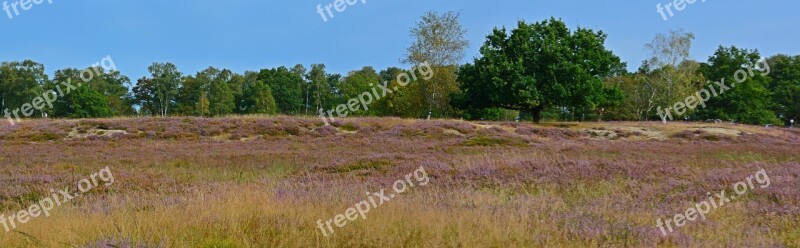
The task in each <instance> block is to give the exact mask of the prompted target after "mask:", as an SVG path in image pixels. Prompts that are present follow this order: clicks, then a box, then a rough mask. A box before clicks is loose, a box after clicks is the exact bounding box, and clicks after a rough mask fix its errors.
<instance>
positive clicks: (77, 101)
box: [53, 85, 113, 118]
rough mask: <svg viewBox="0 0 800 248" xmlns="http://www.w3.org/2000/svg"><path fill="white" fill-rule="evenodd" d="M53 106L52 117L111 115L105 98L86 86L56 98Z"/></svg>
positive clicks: (97, 116) (98, 116)
mask: <svg viewBox="0 0 800 248" xmlns="http://www.w3.org/2000/svg"><path fill="white" fill-rule="evenodd" d="M53 106H54V110H53V116H57V117H67V118H100V117H111V116H112V115H113V113H112V110H111V108H109V106H108V102H107V99H106V97H105V96H103V94H100V92H97V91H96V90H94V89H92V88H91V87H88V86H86V85H82V86H79V87H77V88H76V89H73V90H72V91H70V92H69V94H65V95H64V96H62V97H60V98H58V100H56V102H55V103H53Z"/></svg>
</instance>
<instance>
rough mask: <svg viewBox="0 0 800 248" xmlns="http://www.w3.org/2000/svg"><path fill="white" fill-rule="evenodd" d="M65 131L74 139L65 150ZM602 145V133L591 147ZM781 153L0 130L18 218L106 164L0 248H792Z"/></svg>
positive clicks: (640, 138)
mask: <svg viewBox="0 0 800 248" xmlns="http://www.w3.org/2000/svg"><path fill="white" fill-rule="evenodd" d="M80 130H86V132H82V135H81V136H75V135H74V134H75V132H78V133H81V132H80ZM102 130H125V131H126V133H127V134H126V135H113V136H101V135H99V134H98V133H97V132H98V131H102ZM640 130H641V132H639V131H640ZM698 130H699V131H698ZM721 130H722V131H724V130H735V131H740V132H741V134H740V135H729V133H727V132H728V131H725V132H720V131H721ZM71 132H72V133H73V136H70V133H71ZM604 132H608V133H611V132H613V133H614V135H615V137H614V138H599V137H598V135H593V134H592V133H604ZM637 132H638V133H637ZM734 134H736V133H735V132H734ZM798 144H800V132H797V131H795V130H788V129H779V128H773V129H764V128H760V127H751V126H739V125H730V124H705V123H674V124H669V125H663V124H661V123H655V122H654V123H633V122H620V123H551V124H547V125H532V124H528V123H513V122H507V123H494V122H481V123H470V122H464V121H456V120H437V121H416V120H404V119H398V118H358V119H345V120H342V121H341V122H339V123H334V125H333V126H329V127H323V126H322V123H321V121H319V120H316V119H311V118H308V119H304V118H293V117H236V118H222V119H202V118H166V119H161V118H145V119H135V118H119V119H100V120H79V121H73V120H63V121H62V120H58V121H26V122H24V123H23V124H22V125H18V126H14V127H9V126H3V127H0V148H1V149H2V150H0V163H1V164H2V166H0V183H2V184H3V185H4V187H2V188H0V212H3V213H11V212H14V211H19V210H21V209H23V208H25V207H27V206H29V205H30V204H31V203H32V202H34V201H36V200H38V199H39V198H40V197H41V196H43V195H46V194H47V192H49V189H51V188H59V187H61V188H63V187H64V186H67V185H74V184H75V183H76V182H77V181H78V180H80V179H81V178H82V177H83V176H84V175H88V174H89V173H91V172H93V171H96V170H97V169H98V168H102V167H105V166H110V168H111V169H112V171H113V172H114V176H115V179H116V182H115V184H114V185H113V186H111V187H110V188H108V189H98V190H96V191H92V193H91V194H89V195H87V196H85V197H84V198H81V199H80V200H78V201H75V202H72V203H70V204H69V205H67V206H61V207H59V208H57V209H56V211H54V212H53V215H52V216H50V217H47V218H43V217H39V218H37V219H34V220H33V221H31V222H29V223H26V224H23V225H22V226H21V227H20V228H18V229H17V231H19V232H9V233H5V232H2V231H0V244H2V245H1V246H2V247H109V246H108V245H113V246H116V247H597V246H603V247H609V246H610V247H624V246H647V247H651V246H664V247H684V246H688V247H718V246H727V247H798V246H800V226H798V224H797V223H800V222H799V220H800V218H798V216H800V207H798V206H800V191H798V190H797V189H798V188H800V181H798V177H799V176H800V162H798V161H800V158H798V154H800V153H798V151H800V147H798ZM419 166H424V167H425V168H426V171H427V173H428V175H429V176H430V179H431V181H430V183H429V184H428V185H426V186H424V187H418V188H415V189H413V190H412V191H411V192H408V193H406V194H403V195H402V196H399V197H398V198H396V199H393V200H392V201H389V202H387V203H385V204H384V205H382V206H381V207H380V208H376V209H373V210H372V211H370V212H369V213H368V215H367V219H365V220H361V219H359V220H356V221H354V222H353V223H351V224H348V225H347V226H345V227H342V228H336V229H335V231H336V233H335V234H334V235H333V236H330V237H324V236H323V235H322V234H321V232H320V231H319V229H317V225H316V222H317V220H318V219H322V220H326V219H329V218H332V217H333V216H334V215H336V214H340V213H343V212H344V210H345V209H346V208H348V207H350V206H352V205H353V204H355V203H357V202H359V201H361V200H363V199H364V192H366V191H371V192H374V191H377V190H380V189H388V188H389V187H390V186H391V183H392V182H394V181H395V180H397V179H400V178H402V177H403V175H405V174H408V173H410V172H412V171H414V169H416V168H418V167H419ZM761 168H764V169H766V170H767V171H768V173H769V176H770V178H771V182H772V184H771V185H770V186H769V187H768V188H765V189H760V190H756V191H753V192H750V193H748V195H747V197H745V198H742V199H737V200H736V201H734V202H732V203H730V205H726V206H724V207H722V208H720V209H717V210H714V211H713V212H712V213H711V214H710V215H709V219H708V220H705V221H697V222H693V223H690V224H688V225H686V226H684V227H683V228H681V229H678V231H676V232H675V233H672V234H671V235H669V236H667V237H662V235H661V232H660V231H659V229H658V228H657V227H655V219H656V218H659V217H661V218H666V217H668V216H669V215H672V214H675V213H678V212H681V211H683V210H685V209H686V208H687V207H688V206H690V205H693V204H694V203H696V202H697V201H698V199H702V198H703V197H705V194H706V192H710V191H716V192H718V191H719V190H722V189H725V188H730V185H732V184H733V183H735V182H737V181H740V180H742V179H743V178H745V177H746V176H748V175H751V174H753V173H754V172H755V171H757V170H758V169H761ZM0 228H1V227H0Z"/></svg>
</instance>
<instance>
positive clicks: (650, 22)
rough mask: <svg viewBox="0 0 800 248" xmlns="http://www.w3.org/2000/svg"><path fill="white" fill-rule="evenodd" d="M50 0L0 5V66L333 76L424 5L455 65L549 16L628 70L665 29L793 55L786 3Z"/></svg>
mask: <svg viewBox="0 0 800 248" xmlns="http://www.w3.org/2000/svg"><path fill="white" fill-rule="evenodd" d="M3 1H5V2H8V4H9V5H10V4H12V3H13V2H16V1H18V0H0V3H2V2H3ZM52 1H53V3H52V4H49V3H48V1H47V0H44V2H43V3H42V4H38V5H34V6H33V7H32V8H31V9H30V10H27V11H24V10H20V11H21V12H20V15H19V16H15V17H14V18H13V19H8V16H7V15H6V13H5V11H3V12H0V61H12V60H23V59H33V60H35V61H38V62H40V63H43V64H45V66H46V69H47V72H48V73H49V74H50V75H52V72H53V71H55V70H57V69H62V68H65V67H86V66H89V65H90V64H92V63H94V62H97V61H98V60H100V59H101V58H103V57H105V56H106V55H111V56H112V58H113V59H114V62H115V63H116V65H117V68H118V69H119V70H120V71H122V73H123V74H126V75H128V76H129V77H131V79H132V80H133V81H135V80H136V79H137V78H140V77H142V76H145V75H147V66H148V65H150V64H151V63H152V62H156V61H157V62H167V61H168V62H172V63H175V64H176V65H177V66H178V69H179V70H181V71H182V72H183V73H184V74H194V73H195V72H196V71H199V70H202V69H204V68H206V67H208V66H215V67H222V68H229V69H232V70H234V71H236V72H243V71H245V70H258V69H261V68H271V67H277V66H281V65H285V66H287V67H290V66H292V65H295V64H298V63H300V64H304V65H306V66H307V67H308V65H310V64H312V63H324V64H326V65H327V67H328V70H329V72H337V73H346V72H348V71H351V70H355V69H359V68H361V67H363V66H365V65H371V66H374V67H375V68H376V69H378V70H380V69H384V68H386V67H389V66H402V65H401V64H400V63H399V60H400V58H401V57H403V55H404V53H405V48H406V47H407V46H408V44H409V43H410V42H411V38H410V37H409V32H408V30H409V28H411V27H412V25H413V24H414V23H415V22H416V21H417V20H418V19H419V16H420V15H422V14H423V13H424V12H426V11H428V10H436V11H439V12H445V11H449V10H454V11H461V14H462V19H463V25H464V26H465V28H466V29H467V31H468V33H467V38H468V40H469V41H470V43H471V45H470V48H469V49H468V50H467V56H466V58H465V61H464V62H468V61H471V60H472V58H473V57H475V56H478V48H479V47H480V45H481V44H482V43H483V41H484V38H485V36H486V35H487V34H488V33H489V32H490V31H491V30H492V28H493V27H500V26H506V27H513V26H515V25H516V22H517V21H518V20H526V21H529V22H534V21H540V20H544V19H546V18H549V17H551V16H554V17H557V18H562V19H563V20H564V21H566V22H567V24H568V25H570V26H571V27H572V28H575V27H577V26H581V27H587V28H592V29H600V30H603V31H605V32H606V33H608V34H609V38H608V41H607V47H608V48H610V49H611V50H613V51H614V53H615V54H617V55H618V56H620V57H621V58H622V60H623V61H626V62H628V65H629V68H630V69H635V68H637V67H638V66H639V64H640V62H641V61H642V60H644V59H645V58H646V57H647V51H646V50H645V49H644V44H645V43H647V42H649V41H650V40H652V38H653V36H654V35H655V34H656V33H666V32H668V31H669V30H671V29H676V28H683V29H684V30H686V31H691V32H694V33H695V35H696V37H697V38H696V40H695V45H694V47H693V49H692V57H693V58H695V59H697V60H701V61H706V60H707V58H708V56H709V55H711V54H712V53H713V52H714V50H715V49H716V48H717V47H718V46H719V45H726V46H727V45H736V46H739V47H744V48H753V49H758V50H759V51H760V52H761V53H762V55H773V54H776V53H787V54H793V55H798V54H800V46H799V45H800V32H798V31H800V15H798V14H797V11H798V10H799V9H800V1H797V0H774V1H752V0H725V1H722V0H708V1H706V2H700V0H698V2H697V3H694V4H691V5H688V6H687V7H686V8H685V9H684V10H683V11H680V12H675V16H673V17H671V18H670V19H669V20H668V21H664V20H663V19H662V17H661V15H660V14H658V13H657V12H656V4H657V3H662V4H666V3H668V2H669V1H667V0H663V1H652V0H645V1H642V0H618V1H610V0H599V1H540V0H513V1H511V0H509V1H488V0H487V1H476V0H438V1H421V0H406V1H386V0H367V3H366V4H362V3H361V1H360V0H359V2H358V3H356V4H355V5H353V6H348V7H347V9H346V10H345V11H344V12H341V13H337V12H334V14H335V15H336V16H335V17H334V18H333V19H330V20H329V21H328V22H323V20H322V17H321V16H320V15H319V14H318V13H317V12H316V6H317V5H318V4H322V5H323V6H324V5H327V4H330V3H333V2H334V1H333V0H293V1H267V0H259V1H256V0H225V1H210V0H169V1H164V0H161V1H156V0H136V1H132V0H115V1H107V0H77V1H76V0H72V1H66V0H52ZM0 11H1V10H0Z"/></svg>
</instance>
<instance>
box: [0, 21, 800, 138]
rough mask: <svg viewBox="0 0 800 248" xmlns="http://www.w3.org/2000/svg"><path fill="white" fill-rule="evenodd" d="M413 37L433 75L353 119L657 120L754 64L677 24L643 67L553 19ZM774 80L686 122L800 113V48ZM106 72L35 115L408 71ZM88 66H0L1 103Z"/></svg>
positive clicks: (145, 112) (300, 107)
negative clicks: (663, 110) (709, 46)
mask: <svg viewBox="0 0 800 248" xmlns="http://www.w3.org/2000/svg"><path fill="white" fill-rule="evenodd" d="M410 33H411V37H412V39H413V42H412V45H411V46H409V47H408V49H407V55H406V56H405V57H404V58H403V59H401V62H403V63H404V64H407V65H410V66H409V67H412V66H414V65H417V64H420V63H423V62H429V63H430V64H431V67H432V68H433V72H434V73H433V75H434V77H433V78H432V79H430V80H416V81H413V82H412V83H411V84H409V85H407V86H405V87H403V89H402V90H398V91H394V92H392V93H390V94H389V95H387V96H386V97H383V98H381V99H380V100H378V101H376V102H373V103H372V105H371V106H370V108H369V110H367V111H360V112H357V113H353V114H352V115H357V116H397V117H406V118H465V119H473V120H478V119H483V120H506V121H508V120H515V119H516V120H533V121H537V122H538V121H542V120H559V121H594V120H635V121H646V120H659V119H660V118H659V116H658V114H657V111H656V109H657V108H658V107H668V106H672V105H673V104H674V103H676V102H680V101H682V100H683V99H684V98H686V97H687V96H690V95H692V94H695V92H696V91H698V90H700V89H702V88H703V87H705V86H706V85H707V84H709V83H711V82H712V81H718V80H720V79H722V78H726V81H728V82H731V81H734V79H733V77H734V74H735V72H736V71H737V70H738V69H741V68H746V67H748V66H752V64H754V63H756V62H757V61H758V60H759V59H760V58H761V55H760V54H759V53H758V51H756V50H748V49H741V48H737V47H719V48H718V50H717V51H716V52H715V54H714V55H713V56H711V57H710V58H709V59H708V61H706V62H698V61H694V60H691V59H690V56H689V49H690V48H691V43H692V41H693V40H694V35H693V34H691V33H686V32H683V31H681V30H676V31H671V32H670V33H668V34H659V35H657V36H656V38H655V39H654V40H653V41H652V42H651V43H650V44H647V45H646V46H645V47H646V48H647V49H649V50H650V51H651V52H652V57H651V58H650V59H648V60H646V61H644V62H642V65H641V66H640V68H639V69H638V70H637V71H635V72H629V71H627V69H626V68H627V66H626V64H625V63H624V62H622V61H621V60H620V58H619V57H617V56H616V55H614V53H613V52H612V51H610V50H609V49H607V48H606V47H605V40H606V37H607V35H606V34H605V33H604V32H602V31H595V30H591V29H585V28H578V29H575V30H571V29H570V28H568V27H567V25H566V24H565V23H564V22H563V21H561V20H559V19H555V18H551V19H548V20H544V21H541V22H536V23H526V22H524V21H520V22H519V23H518V25H517V27H516V28H514V29H511V30H507V29H506V28H495V29H494V30H493V31H492V32H491V33H490V34H489V35H487V37H486V41H485V42H484V43H483V45H482V46H481V48H480V56H478V57H476V58H474V60H473V61H472V62H471V63H467V64H463V65H459V64H458V63H459V61H462V60H463V58H464V56H465V50H466V48H467V47H468V46H469V44H468V42H467V41H466V39H465V34H466V31H465V29H464V28H463V27H462V26H461V24H460V16H459V14H458V13H455V12H447V13H443V14H439V13H436V12H428V13H426V14H425V15H423V16H422V18H421V20H420V21H419V22H417V23H416V24H415V25H414V27H413V28H412V29H411V32H410ZM766 61H767V64H768V65H769V66H770V69H771V70H770V73H769V74H768V75H767V76H755V77H749V78H748V79H747V81H746V82H744V83H742V84H740V85H739V86H737V87H736V88H733V89H731V90H729V91H728V92H726V93H725V94H724V95H720V96H717V97H714V98H711V99H710V100H709V101H708V102H706V103H705V105H706V107H704V108H699V107H698V108H695V109H691V110H688V111H687V112H686V113H685V114H684V115H681V116H678V117H677V119H680V120H691V121H704V120H709V119H713V120H716V119H720V120H724V121H735V122H738V123H747V124H782V123H787V122H788V121H789V120H790V119H795V120H796V119H797V118H798V114H800V56H788V55H775V56H772V57H769V58H768V59H767V60H766ZM90 69H92V70H95V71H99V72H100V75H99V76H96V77H94V78H92V79H91V80H90V81H87V82H83V84H82V86H81V87H78V88H77V89H75V90H73V91H72V92H70V94H68V95H65V96H64V97H60V98H59V99H58V100H57V101H55V102H54V103H53V104H52V106H47V107H46V108H44V109H42V110H41V111H40V113H39V115H38V116H44V115H45V114H47V115H48V116H50V117H64V118H90V117H112V116H136V115H138V116H199V117H212V116H225V115H234V114H236V115H241V114H283V115H307V116H314V115H316V114H317V112H318V110H319V109H330V108H332V107H333V106H337V105H339V104H345V103H346V101H347V99H350V98H354V97H357V96H358V95H359V94H361V93H363V92H366V91H368V90H369V89H372V88H373V86H374V85H377V84H380V83H382V82H384V81H387V82H389V83H388V85H389V86H390V87H389V88H392V87H393V86H396V85H397V82H396V78H397V75H399V74H401V73H403V72H406V71H405V70H404V69H401V68H397V67H390V68H386V69H383V70H380V71H378V70H376V69H375V68H373V67H370V66H365V67H363V68H361V69H358V70H355V71H351V72H349V73H347V74H346V75H340V74H336V73H329V72H327V71H326V67H325V65H324V64H312V65H310V67H309V68H306V67H305V66H303V65H295V66H293V67H291V68H288V67H284V66H281V67H278V68H268V69H261V70H260V71H246V72H244V73H236V72H233V71H231V70H228V69H224V68H215V67H209V68H207V69H205V70H202V71H200V72H197V73H195V74H194V75H189V74H186V75H185V74H183V73H182V72H181V71H179V70H178V68H177V66H176V65H174V64H172V63H168V62H167V63H153V64H152V65H151V66H150V67H148V71H149V73H150V75H149V76H146V77H143V78H140V79H137V80H136V81H135V82H132V81H131V80H130V79H129V78H128V77H126V76H124V75H122V74H120V73H119V72H118V71H111V72H108V71H103V70H102V69H99V70H98V68H90ZM80 72H81V70H78V69H74V68H66V69H62V70H58V71H56V72H55V74H54V76H53V78H52V79H50V78H49V77H48V75H46V74H45V73H44V65H42V64H40V63H37V62H34V61H30V60H26V61H22V62H16V61H15V62H3V63H2V64H0V109H13V108H18V107H19V106H20V105H22V104H25V103H29V102H30V101H31V100H32V99H34V98H35V97H36V96H39V95H41V94H42V92H46V91H48V90H50V89H53V88H54V87H55V85H56V84H57V83H58V82H64V81H67V80H77V79H79V78H80Z"/></svg>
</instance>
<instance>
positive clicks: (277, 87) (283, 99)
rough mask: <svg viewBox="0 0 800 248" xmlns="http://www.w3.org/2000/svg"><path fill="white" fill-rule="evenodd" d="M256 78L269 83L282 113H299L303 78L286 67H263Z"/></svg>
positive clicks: (301, 101) (301, 104) (301, 105)
mask: <svg viewBox="0 0 800 248" xmlns="http://www.w3.org/2000/svg"><path fill="white" fill-rule="evenodd" d="M258 80H259V81H262V82H264V83H266V84H267V85H269V88H270V89H271V90H272V95H273V96H274V97H275V103H277V106H278V110H279V112H280V113H282V114H299V113H300V110H301V109H302V107H303V88H302V86H303V84H304V82H303V78H302V77H301V76H300V75H298V74H297V73H293V72H291V71H289V69H287V68H286V67H283V66H281V67H278V68H275V69H263V70H261V72H259V73H258Z"/></svg>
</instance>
